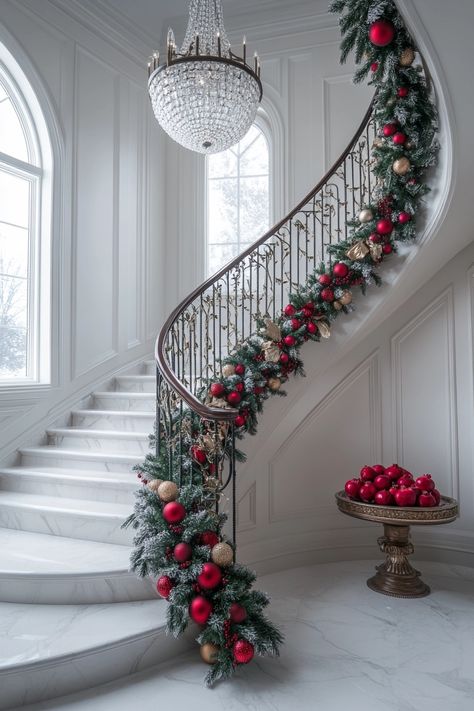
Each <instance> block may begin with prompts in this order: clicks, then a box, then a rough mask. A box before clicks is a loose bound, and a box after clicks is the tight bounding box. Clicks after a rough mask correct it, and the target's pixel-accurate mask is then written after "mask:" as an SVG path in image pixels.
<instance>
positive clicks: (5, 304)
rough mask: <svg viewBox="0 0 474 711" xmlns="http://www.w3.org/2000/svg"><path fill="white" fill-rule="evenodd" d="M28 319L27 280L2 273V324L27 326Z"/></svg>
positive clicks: (5, 325)
mask: <svg viewBox="0 0 474 711" xmlns="http://www.w3.org/2000/svg"><path fill="white" fill-rule="evenodd" d="M27 321H28V282H27V280H26V279H22V278H21V277H10V276H4V275H3V274H2V275H0V326H4V327H7V326H8V327H11V328H13V327H14V328H26V326H27Z"/></svg>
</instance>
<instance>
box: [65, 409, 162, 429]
mask: <svg viewBox="0 0 474 711" xmlns="http://www.w3.org/2000/svg"><path fill="white" fill-rule="evenodd" d="M154 424H155V413H154V412H146V411H145V412H140V411H133V410H131V411H122V410H73V411H72V413H71V425H72V426H73V427H84V428H93V429H101V430H119V431H125V430H126V431H127V432H148V433H151V432H153V427H154Z"/></svg>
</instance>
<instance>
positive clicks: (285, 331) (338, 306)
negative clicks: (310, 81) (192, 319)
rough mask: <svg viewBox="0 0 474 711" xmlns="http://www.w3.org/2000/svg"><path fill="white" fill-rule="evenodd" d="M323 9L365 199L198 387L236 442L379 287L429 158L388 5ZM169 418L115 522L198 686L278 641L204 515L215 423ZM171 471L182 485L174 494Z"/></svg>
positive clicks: (422, 116) (213, 479)
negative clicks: (346, 90)
mask: <svg viewBox="0 0 474 711" xmlns="http://www.w3.org/2000/svg"><path fill="white" fill-rule="evenodd" d="M330 10H331V11H332V12H337V13H340V14H341V20H340V25H341V31H342V34H343V41H342V45H341V50H342V61H344V60H345V59H346V57H347V55H348V53H349V52H350V51H351V50H354V51H355V58H356V61H357V63H358V64H359V65H360V66H359V68H358V70H357V72H356V74H355V81H361V80H362V79H364V78H365V77H366V76H367V75H368V74H371V77H370V82H369V83H371V84H373V85H374V86H375V87H376V90H377V93H376V99H375V105H374V117H375V121H376V125H377V126H378V127H379V129H380V131H379V135H378V137H377V138H376V140H375V141H374V144H373V146H372V157H373V158H374V159H375V167H374V172H375V174H376V176H377V189H376V202H374V204H371V205H366V206H365V207H364V209H363V210H361V212H360V214H359V215H358V219H357V220H355V221H354V222H352V223H350V236H349V238H348V239H347V240H346V241H343V242H340V243H338V244H336V245H332V246H330V247H329V251H330V254H331V263H330V264H327V265H325V264H321V265H320V267H319V268H318V269H317V270H316V271H315V272H314V274H313V275H312V276H310V277H309V279H308V280H307V283H306V284H305V285H304V286H302V287H301V288H299V289H298V290H297V291H296V292H295V293H294V294H292V295H291V297H290V298H289V303H288V305H287V306H286V307H285V308H284V311H283V313H282V314H281V315H280V317H279V318H278V319H276V320H275V321H271V320H270V319H264V320H263V321H262V322H261V323H259V333H258V334H256V335H255V336H253V337H251V338H249V339H248V340H246V341H245V342H244V343H242V344H241V346H240V347H239V348H238V349H237V350H236V351H235V352H234V353H233V354H232V355H231V356H229V357H228V358H226V359H225V361H223V363H222V376H221V377H220V378H215V379H214V380H213V381H212V382H209V383H207V384H206V386H205V387H204V388H203V390H202V393H201V399H202V400H203V401H205V402H207V403H209V404H211V405H212V406H214V407H234V408H238V410H239V414H238V416H237V418H236V420H235V428H236V430H235V431H236V436H237V437H238V438H242V437H243V436H244V435H245V434H247V433H250V434H254V433H255V432H256V429H257V416H258V413H260V412H261V411H262V408H263V404H264V402H265V401H266V400H267V399H268V397H270V396H271V395H274V394H279V395H281V394H283V393H282V392H281V390H280V387H281V385H282V383H283V382H285V381H286V380H287V379H288V376H289V374H290V373H295V374H296V373H302V372H303V365H302V361H301V358H300V348H301V346H302V345H303V344H304V343H305V342H306V341H308V340H312V341H319V340H320V339H321V338H327V337H329V335H330V326H331V323H332V322H333V321H334V320H335V319H336V318H337V317H338V316H339V314H340V313H341V312H344V313H347V312H349V311H350V310H351V308H352V307H351V302H352V290H353V289H354V288H355V287H360V288H361V290H362V291H363V292H365V289H366V287H367V286H369V285H371V284H374V283H375V284H379V283H380V281H381V280H380V277H379V275H378V273H377V270H378V268H379V266H380V264H381V263H382V262H383V261H384V260H385V259H386V258H387V257H389V255H391V254H392V253H394V252H395V251H396V242H398V241H408V240H412V239H413V238H414V237H415V217H416V212H417V209H418V206H419V203H420V199H421V198H422V197H423V195H425V194H426V193H427V192H428V187H427V185H426V184H425V183H424V182H423V179H422V177H423V174H424V173H425V171H426V169H427V168H429V167H430V166H432V165H434V163H435V161H436V154H437V151H438V144H437V142H436V138H435V134H436V130H437V117H436V109H435V107H434V105H433V103H432V102H431V100H430V96H429V91H428V88H427V85H426V82H425V79H424V77H423V74H422V71H421V66H420V65H419V64H417V62H416V49H415V47H414V43H413V41H412V39H411V37H410V36H409V34H408V32H407V30H406V28H405V27H404V25H403V21H402V19H401V17H400V15H399V13H398V11H397V9H396V6H395V4H394V2H393V1H392V0H336V1H335V2H333V3H332V5H331V7H330ZM174 418H175V419H174V425H175V426H176V425H179V428H180V431H181V438H180V439H181V441H180V445H179V447H178V444H177V442H175V441H174V440H172V439H171V440H166V436H165V440H164V446H163V447H162V449H163V450H164V453H163V454H162V455H161V456H160V457H155V456H153V455H151V454H150V455H148V456H147V457H146V460H145V462H144V464H142V465H140V467H139V468H138V476H139V478H140V479H141V481H142V483H143V484H144V485H145V486H143V487H142V488H141V489H140V491H139V492H138V493H137V501H136V504H135V509H134V513H133V514H132V516H131V517H130V519H129V520H128V521H127V522H126V525H132V526H133V527H134V528H135V529H136V535H135V549H134V552H133V554H132V560H131V565H132V569H133V570H135V571H136V572H137V573H138V574H139V575H141V576H146V575H153V576H157V577H158V581H157V589H158V592H159V593H160V595H161V596H162V597H164V598H166V599H168V601H169V605H168V612H167V622H168V629H169V631H170V632H171V633H172V634H174V635H176V636H177V635H179V634H180V633H181V632H183V631H184V629H185V628H186V627H187V625H188V623H189V620H190V619H192V620H194V621H195V622H197V623H198V624H200V625H201V626H202V627H201V631H200V633H199V636H198V637H197V641H198V642H199V644H200V645H201V656H202V658H203V659H204V660H205V661H206V662H208V663H209V664H210V665H211V667H210V670H209V672H208V674H207V677H206V682H207V684H208V685H212V684H213V683H215V682H216V681H217V680H219V679H222V678H225V677H229V676H231V675H232V674H233V672H234V670H235V668H236V666H237V665H238V664H245V663H247V662H249V661H250V660H251V659H252V657H253V656H254V654H255V653H257V654H260V655H263V654H278V647H279V645H280V643H281V642H282V635H281V634H280V632H279V631H278V630H277V629H276V627H275V626H274V625H273V624H272V623H271V622H269V620H268V619H267V618H266V617H265V616H264V614H263V610H264V608H265V607H266V605H267V604H268V598H267V596H266V595H265V594H263V593H261V592H258V591H256V590H253V589H252V584H253V582H254V580H255V575H254V574H253V573H251V572H250V571H249V570H248V569H246V568H245V567H243V566H241V565H238V564H237V563H235V560H234V550H233V548H232V546H231V545H230V543H229V542H226V540H225V537H224V535H223V532H222V529H223V526H224V523H225V521H226V517H225V515H222V514H217V513H216V512H215V502H216V487H217V486H218V482H219V475H220V465H221V464H222V462H223V461H224V459H225V458H228V457H229V456H231V450H232V441H231V437H230V436H229V433H228V428H227V426H226V425H225V424H222V425H221V426H220V436H219V437H217V438H216V436H215V435H214V430H213V428H212V427H211V425H210V423H209V422H206V421H204V420H202V419H201V418H200V417H199V416H198V415H197V414H196V413H194V412H192V411H191V410H189V409H185V410H184V412H183V413H179V412H176V413H175V414H174ZM170 451H171V452H172V454H173V456H172V457H169V453H170ZM183 452H184V453H183ZM234 456H237V458H242V457H241V455H240V454H239V452H237V453H235V452H234ZM183 471H184V472H185V474H186V477H185V480H186V481H187V483H186V484H185V485H184V486H180V487H179V486H178V483H179V481H181V479H180V478H179V476H180V472H181V475H182V472H183Z"/></svg>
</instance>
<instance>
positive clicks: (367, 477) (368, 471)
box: [360, 465, 376, 481]
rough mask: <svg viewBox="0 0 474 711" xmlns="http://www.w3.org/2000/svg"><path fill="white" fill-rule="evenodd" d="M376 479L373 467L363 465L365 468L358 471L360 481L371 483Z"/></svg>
mask: <svg viewBox="0 0 474 711" xmlns="http://www.w3.org/2000/svg"><path fill="white" fill-rule="evenodd" d="M375 477H376V472H375V471H374V469H373V467H369V466H367V465H365V467H362V469H361V470H360V478H361V479H362V481H373V480H374V479H375Z"/></svg>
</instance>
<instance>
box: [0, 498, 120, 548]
mask: <svg viewBox="0 0 474 711" xmlns="http://www.w3.org/2000/svg"><path fill="white" fill-rule="evenodd" d="M122 523H123V520H122V519H120V518H119V517H115V516H114V517H112V516H111V517H106V516H100V515H99V514H95V515H94V516H83V515H81V514H80V513H77V512H74V511H64V512H62V511H50V510H45V509H31V508H27V507H21V506H10V505H8V506H7V505H4V506H2V508H0V526H4V527H5V528H13V529H15V530H17V531H18V530H20V531H34V532H36V533H50V534H52V535H55V536H65V537H66V538H81V539H85V540H87V541H100V542H103V543H118V544H119V545H131V544H132V538H133V533H132V531H130V530H123V529H121V528H120V526H121V525H122Z"/></svg>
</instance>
